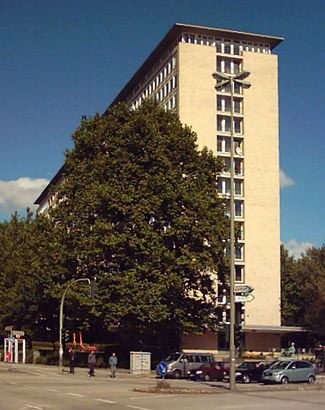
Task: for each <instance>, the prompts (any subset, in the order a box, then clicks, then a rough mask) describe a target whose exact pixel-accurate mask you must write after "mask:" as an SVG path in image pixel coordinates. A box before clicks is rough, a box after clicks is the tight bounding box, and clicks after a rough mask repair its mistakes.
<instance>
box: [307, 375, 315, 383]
mask: <svg viewBox="0 0 325 410" xmlns="http://www.w3.org/2000/svg"><path fill="white" fill-rule="evenodd" d="M315 380H316V379H315V376H309V377H308V383H309V384H314V383H315Z"/></svg>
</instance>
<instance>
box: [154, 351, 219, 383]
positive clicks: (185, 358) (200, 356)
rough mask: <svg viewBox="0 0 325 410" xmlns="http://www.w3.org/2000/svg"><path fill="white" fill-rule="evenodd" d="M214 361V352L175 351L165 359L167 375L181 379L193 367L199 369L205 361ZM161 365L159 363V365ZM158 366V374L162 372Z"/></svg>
mask: <svg viewBox="0 0 325 410" xmlns="http://www.w3.org/2000/svg"><path fill="white" fill-rule="evenodd" d="M213 361H214V357H213V354H212V353H200V352H193V353H182V352H175V353H172V354H171V355H169V356H168V357H167V359H165V360H163V362H165V363H166V364H167V373H166V377H173V378H175V379H179V378H181V377H187V375H188V373H189V372H190V371H191V370H192V369H197V368H199V367H200V366H202V364H204V363H211V362H213ZM158 366H159V365H158ZM158 366H157V374H160V373H159V371H158Z"/></svg>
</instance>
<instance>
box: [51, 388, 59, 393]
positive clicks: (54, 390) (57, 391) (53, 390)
mask: <svg viewBox="0 0 325 410" xmlns="http://www.w3.org/2000/svg"><path fill="white" fill-rule="evenodd" d="M49 391H52V392H54V393H59V390H56V389H49Z"/></svg>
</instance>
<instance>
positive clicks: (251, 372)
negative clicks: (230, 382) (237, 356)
mask: <svg viewBox="0 0 325 410" xmlns="http://www.w3.org/2000/svg"><path fill="white" fill-rule="evenodd" d="M273 363H274V362H271V363H267V362H256V361H245V362H243V363H241V364H240V365H239V366H238V367H237V368H236V373H235V376H236V381H240V382H243V383H250V382H252V381H254V382H260V381H261V379H262V373H263V371H264V370H265V369H267V368H269V366H270V365H271V364H273Z"/></svg>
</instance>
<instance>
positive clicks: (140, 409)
mask: <svg viewBox="0 0 325 410" xmlns="http://www.w3.org/2000/svg"><path fill="white" fill-rule="evenodd" d="M126 407H129V408H130V409H138V410H152V409H147V408H146V407H137V406H126Z"/></svg>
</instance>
